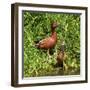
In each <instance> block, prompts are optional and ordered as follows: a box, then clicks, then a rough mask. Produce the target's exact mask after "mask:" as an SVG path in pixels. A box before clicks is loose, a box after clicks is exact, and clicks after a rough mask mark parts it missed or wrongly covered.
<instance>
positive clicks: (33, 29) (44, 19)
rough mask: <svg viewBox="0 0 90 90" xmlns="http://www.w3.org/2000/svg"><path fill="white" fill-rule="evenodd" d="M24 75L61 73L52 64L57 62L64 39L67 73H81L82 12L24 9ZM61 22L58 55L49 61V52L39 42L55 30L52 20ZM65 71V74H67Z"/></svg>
mask: <svg viewBox="0 0 90 90" xmlns="http://www.w3.org/2000/svg"><path fill="white" fill-rule="evenodd" d="M23 18H24V23H23V24H24V76H25V77H30V76H44V75H61V74H62V72H61V73H58V69H56V68H54V67H53V66H52V64H55V63H56V55H57V51H58V49H59V48H60V45H61V41H62V40H64V41H65V46H66V50H65V52H66V54H67V60H66V62H65V63H66V66H67V67H68V70H67V71H65V72H64V73H63V74H66V75H67V74H79V73H80V71H79V70H80V15H79V14H63V13H43V12H28V11H24V13H23ZM52 21H57V22H58V23H59V27H58V28H57V29H56V32H57V35H58V42H57V45H56V46H55V48H54V54H53V55H52V56H51V58H50V60H48V55H47V51H44V50H40V49H37V48H36V47H35V41H39V40H41V39H43V38H45V37H48V36H49V35H50V33H51V31H50V30H51V28H50V25H51V22H52ZM63 74H62V75H63Z"/></svg>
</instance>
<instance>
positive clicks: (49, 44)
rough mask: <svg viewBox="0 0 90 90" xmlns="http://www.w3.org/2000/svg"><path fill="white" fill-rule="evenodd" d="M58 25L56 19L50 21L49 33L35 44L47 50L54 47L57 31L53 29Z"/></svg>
mask: <svg viewBox="0 0 90 90" xmlns="http://www.w3.org/2000/svg"><path fill="white" fill-rule="evenodd" d="M57 27H58V24H57V22H56V21H54V22H52V23H51V35H50V36H49V37H46V38H45V39H42V40H40V41H39V42H38V43H37V44H36V45H35V46H36V47H37V48H40V49H45V50H49V49H51V48H54V47H55V45H56V43H57V33H56V31H55V29H56V28H57Z"/></svg>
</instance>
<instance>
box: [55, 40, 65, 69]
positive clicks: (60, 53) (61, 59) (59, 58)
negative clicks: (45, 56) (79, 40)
mask: <svg viewBox="0 0 90 90" xmlns="http://www.w3.org/2000/svg"><path fill="white" fill-rule="evenodd" d="M66 59H67V54H66V52H65V42H64V41H63V42H62V44H61V46H60V49H59V51H58V54H57V58H56V61H57V63H56V66H59V67H62V68H63V69H64V67H65V69H67V66H66V64H65V63H64V61H65V60H66Z"/></svg>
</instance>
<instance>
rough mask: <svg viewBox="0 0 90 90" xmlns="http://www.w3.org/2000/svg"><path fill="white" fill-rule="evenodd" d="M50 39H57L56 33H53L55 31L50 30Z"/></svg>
mask: <svg viewBox="0 0 90 90" xmlns="http://www.w3.org/2000/svg"><path fill="white" fill-rule="evenodd" d="M51 37H52V38H54V39H57V33H56V32H55V29H53V30H52V33H51Z"/></svg>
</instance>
